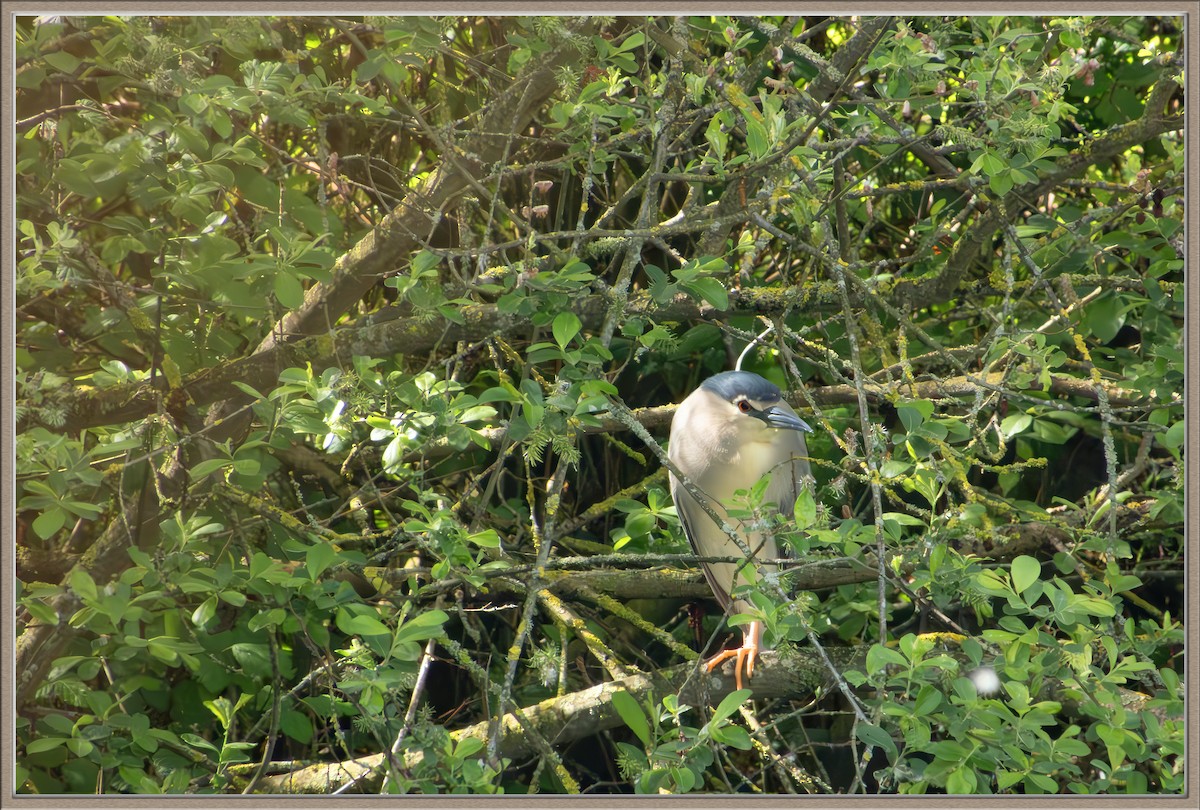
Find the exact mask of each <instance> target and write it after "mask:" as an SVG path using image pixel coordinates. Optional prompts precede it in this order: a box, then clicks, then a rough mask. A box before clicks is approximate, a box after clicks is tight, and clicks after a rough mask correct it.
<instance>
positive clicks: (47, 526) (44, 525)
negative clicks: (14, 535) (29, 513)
mask: <svg viewBox="0 0 1200 810" xmlns="http://www.w3.org/2000/svg"><path fill="white" fill-rule="evenodd" d="M66 522H67V513H66V511H65V510H63V509H60V508H58V507H57V506H52V507H49V508H48V509H46V511H45V512H42V513H41V514H40V515H38V516H37V517H36V518H34V520H33V530H34V531H35V532H37V536H38V537H40V538H42V539H43V540H49V539H50V538H51V537H53V536H54V535H55V533H57V532H58V530H59V529H61V528H62V527H63V526H64V525H66Z"/></svg>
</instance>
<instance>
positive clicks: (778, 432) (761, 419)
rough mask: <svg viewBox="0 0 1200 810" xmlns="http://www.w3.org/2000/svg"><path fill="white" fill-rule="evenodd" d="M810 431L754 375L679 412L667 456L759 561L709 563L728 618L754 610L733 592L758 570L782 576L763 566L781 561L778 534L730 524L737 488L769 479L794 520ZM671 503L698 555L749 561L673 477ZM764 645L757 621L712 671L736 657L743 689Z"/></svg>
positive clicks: (728, 377) (722, 384)
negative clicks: (733, 614) (743, 671)
mask: <svg viewBox="0 0 1200 810" xmlns="http://www.w3.org/2000/svg"><path fill="white" fill-rule="evenodd" d="M806 431H807V432H811V431H812V428H810V427H809V426H808V425H807V424H806V423H805V422H804V420H802V419H801V418H800V417H798V416H797V415H796V412H795V411H793V410H792V408H791V406H790V405H788V404H787V403H786V402H784V401H783V397H782V395H781V394H780V391H779V388H777V387H776V386H775V385H773V384H772V383H770V382H768V381H767V380H765V379H763V378H762V377H760V376H759V375H757V374H753V373H751V372H749V371H725V372H722V373H720V374H716V375H714V376H712V377H709V378H708V379H707V380H705V381H704V382H703V383H701V384H700V387H699V388H697V389H696V390H695V391H693V392H692V393H691V394H690V395H689V396H688V397H687V399H685V400H684V401H683V402H681V403H680V404H679V408H678V409H676V411H675V418H674V419H673V420H672V422H671V444H670V447H669V448H668V451H667V457H668V458H670V459H671V462H672V463H673V464H674V465H675V468H676V469H678V470H679V472H680V473H682V474H683V475H684V476H685V477H686V478H687V479H688V480H689V481H691V482H692V483H693V484H695V485H696V486H697V487H698V488H699V489H700V492H701V493H702V494H703V495H704V496H705V497H706V498H707V500H708V503H709V504H710V505H711V507H712V509H713V511H714V512H716V514H717V515H719V516H720V517H721V518H722V519H723V520H724V521H725V522H726V523H727V524H728V525H729V526H730V527H731V528H732V529H733V530H734V531H735V532H736V533H737V536H738V537H739V538H740V539H741V540H742V542H743V543H744V544H745V545H746V547H747V548H748V549H749V550H750V551H751V553H752V554H753V557H754V559H752V560H751V561H750V563H748V564H746V565H741V566H740V570H739V564H738V563H702V565H703V567H704V576H705V578H707V579H708V584H709V586H710V587H711V588H712V590H713V593H714V594H715V595H716V597H717V601H718V602H720V603H721V607H722V608H723V609H724V610H725V611H726V613H745V612H748V611H749V610H750V608H751V605H750V603H749V602H747V601H746V600H744V599H734V598H732V596H731V595H730V594H731V593H732V592H733V590H734V589H735V588H736V587H737V586H738V585H741V584H744V583H749V582H750V578H749V577H748V576H747V574H748V572H749V570H750V569H751V568H752V567H753V570H755V571H757V572H758V573H759V574H762V573H767V572H770V571H774V570H776V566H773V565H762V564H760V563H758V562H757V561H759V560H773V559H777V558H778V557H779V549H778V547H777V545H776V543H775V538H774V536H773V535H772V534H770V533H764V532H762V531H760V530H755V529H753V528H750V527H747V526H744V525H742V523H741V522H740V521H737V520H730V519H729V518H728V515H727V511H726V509H727V507H728V506H730V505H731V504H732V503H733V500H734V498H733V495H734V493H735V492H736V491H737V490H739V489H745V490H748V489H750V488H751V487H753V486H754V485H755V484H756V483H758V481H759V480H760V479H761V478H762V477H763V476H764V475H766V474H768V473H770V475H771V483H770V486H769V487H768V488H767V490H766V496H765V498H764V500H765V501H766V502H769V503H774V504H775V506H776V508H777V509H779V511H780V512H781V513H783V514H785V515H791V514H792V509H793V507H794V505H795V503H796V496H797V495H798V494H799V492H800V487H801V486H804V485H805V483H806V481H807V479H808V477H809V470H810V468H809V464H808V449H807V447H806V446H805V444H804V433H805V432H806ZM671 498H672V499H673V500H674V501H675V511H676V512H677V513H678V515H679V522H680V523H681V524H682V525H683V532H684V534H686V535H687V538H688V541H689V542H690V543H691V544H692V549H693V550H694V551H695V552H696V554H697V555H699V556H701V557H743V558H744V557H745V556H746V555H745V552H744V551H742V550H741V549H740V548H739V547H738V544H737V543H735V542H734V541H733V540H731V539H730V537H729V535H728V534H726V533H725V531H724V530H723V529H722V528H721V526H720V525H718V524H716V523H715V522H713V519H712V517H710V516H709V515H708V514H707V513H706V512H705V511H704V510H703V509H702V508H701V507H700V504H698V503H697V502H696V499H695V498H693V497H692V495H691V494H690V493H689V492H688V491H687V490H686V489H685V488H684V486H683V483H682V482H681V481H679V479H677V478H676V477H675V475H674V473H672V474H671ZM761 644H762V623H761V622H757V621H753V622H750V623H749V624H748V625H746V626H745V628H744V630H743V639H742V646H741V647H739V648H737V649H734V650H724V651H722V652H720V653H718V654H717V655H715V656H713V657H712V658H711V659H709V661H708V663H707V664H706V665H705V668H706V670H707V671H709V672H711V671H712V670H713V669H715V668H716V667H717V666H718V665H720V664H721V663H722V662H724V661H727V660H728V659H730V658H732V659H734V669H733V671H734V678H735V680H736V683H737V688H738V689H741V688H742V670H743V669H744V670H745V671H746V677H747V678H750V677H752V676H753V675H754V660H755V658H757V657H758V650H759V647H760V645H761Z"/></svg>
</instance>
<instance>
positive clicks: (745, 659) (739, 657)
mask: <svg viewBox="0 0 1200 810" xmlns="http://www.w3.org/2000/svg"><path fill="white" fill-rule="evenodd" d="M762 630H763V629H762V622H750V624H748V625H746V629H745V630H743V631H742V646H740V647H738V648H737V649H734V650H721V652H719V653H717V654H716V655H714V656H713V657H712V658H710V659H708V662H707V663H706V664H705V665H704V671H705V672H712V671H713V670H714V669H716V668H717V667H718V666H720V665H721V664H722V663H724V662H725V661H728V660H729V659H730V658H732V659H734V661H733V679H734V683H735V684H737V688H738V689H741V688H742V668H743V667H745V669H746V680H750V679H751V678H753V677H754V659H755V658H757V657H758V648H759V645H760V644H761V643H762Z"/></svg>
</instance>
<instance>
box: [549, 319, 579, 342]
mask: <svg viewBox="0 0 1200 810" xmlns="http://www.w3.org/2000/svg"><path fill="white" fill-rule="evenodd" d="M551 328H552V330H553V332H554V342H555V343H557V344H558V345H559V346H560V347H561V348H564V349H565V348H566V347H567V344H568V343H570V342H571V338H573V337H575V336H576V335H577V334H579V330H580V329H581V328H583V324H582V323H580V321H579V318H578V317H576V315H575V313H574V312H560V313H559V314H558V316H557V317H555V319H554V325H553V327H551Z"/></svg>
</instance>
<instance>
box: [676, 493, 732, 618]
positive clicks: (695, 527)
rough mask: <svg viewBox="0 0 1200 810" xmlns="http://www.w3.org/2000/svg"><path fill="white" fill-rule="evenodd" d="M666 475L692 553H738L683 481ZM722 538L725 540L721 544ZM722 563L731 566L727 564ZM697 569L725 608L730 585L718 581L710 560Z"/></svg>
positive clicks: (726, 607)
mask: <svg viewBox="0 0 1200 810" xmlns="http://www.w3.org/2000/svg"><path fill="white" fill-rule="evenodd" d="M669 478H670V485H671V500H672V501H674V502H675V514H676V515H678V516H679V524H680V525H681V526H683V534H684V536H685V537H687V539H688V545H690V546H691V547H692V553H694V554H695V555H696V556H698V557H713V556H726V555H730V554H736V555H739V556H740V554H741V552H740V551H738V550H737V546H735V545H734V544H733V543H732V542H730V540H729V538H728V537H726V536H725V532H723V531H721V529H720V527H718V526H716V525H714V524H713V521H712V518H710V517H709V516H708V515H707V514H706V513H705V511H704V510H703V509H701V508H700V504H698V503H696V499H695V498H693V497H692V496H691V493H689V492H688V491H687V490H686V489H684V488H683V484H682V483H681V482H680V481H679V480H678V479H677V478H676V477H675V476H674V475H671V476H669ZM721 540H723V541H724V543H721ZM714 546H715V548H714ZM731 549H732V550H731ZM724 565H725V566H726V567H729V568H731V569H732V568H733V566H730V565H729V564H728V563H726V564H724ZM700 568H701V570H703V571H704V578H705V579H706V580H708V587H709V588H711V589H712V592H713V595H714V596H716V597H717V601H718V602H719V603H720V604H721V609H722V610H728V609H729V605H730V604H731V602H732V601H733V600H732V599H730V596H729V586H728V585H723V584H721V582H720V581H719V579H718V576H717V572H716V571H714V570H713V568H714V564H713V563H701V564H700ZM728 580H729V582H732V581H733V576H732V572H731V574H730V576H729V577H728Z"/></svg>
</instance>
